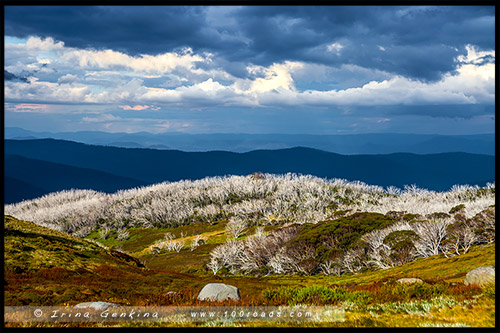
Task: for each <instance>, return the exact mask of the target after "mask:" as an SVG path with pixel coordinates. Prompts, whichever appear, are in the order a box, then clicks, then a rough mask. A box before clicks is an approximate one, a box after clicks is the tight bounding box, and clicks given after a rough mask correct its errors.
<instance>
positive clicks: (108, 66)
mask: <svg viewBox="0 0 500 333" xmlns="http://www.w3.org/2000/svg"><path fill="white" fill-rule="evenodd" d="M494 18H495V17H494V8H493V7H459V6H453V7H446V6H439V7H425V6H415V7H338V6H331V7H316V6H315V7H297V6H290V7H286V6H285V7H282V6H280V7H268V6H266V7H259V6H248V7H246V6H243V7H236V6H234V7H233V6H227V7H212V6H206V7H203V6H193V7H175V6H169V7H116V6H113V7H91V6H87V7H78V6H75V7H73V6H71V7H39V8H33V7H28V8H26V7H15V6H7V7H6V8H5V34H6V39H5V68H4V78H5V99H6V102H7V103H11V104H12V105H14V104H19V105H25V106H26V105H28V104H31V105H43V104H54V105H55V104H68V105H78V106H81V107H80V109H82V107H84V106H85V107H86V108H87V109H86V110H91V108H92V106H94V109H93V110H94V111H91V113H92V112H94V113H98V114H97V115H96V114H89V115H86V116H83V117H81V118H80V122H81V123H87V124H88V123H101V122H108V123H112V122H113V121H115V122H119V121H125V120H126V119H127V117H126V116H123V115H122V113H124V112H125V115H127V113H128V114H131V113H134V116H135V117H136V118H135V119H136V120H137V119H138V118H137V114H136V113H141V112H142V113H143V114H149V113H151V112H153V113H156V115H159V114H162V117H166V116H167V115H166V113H168V112H170V114H171V113H172V112H173V111H172V110H177V111H178V110H184V111H185V112H198V111H200V110H205V111H206V110H212V111H214V110H217V112H216V113H217V116H218V117H220V115H219V114H220V112H222V111H223V110H227V112H228V113H233V112H237V111H234V110H236V109H238V110H241V109H242V108H243V109H244V108H248V109H249V110H254V109H255V110H263V114H265V112H268V111H269V110H273V111H272V112H275V113H278V112H287V110H288V112H291V111H290V110H293V109H294V110H302V111H303V112H305V113H307V114H314V112H316V111H314V110H318V111H317V112H324V111H325V110H330V114H331V115H332V114H333V115H335V116H337V117H342V116H346V115H354V114H356V115H358V117H359V118H358V119H357V120H359V121H361V120H362V119H370V121H369V122H372V121H371V120H373V123H376V124H380V126H382V125H383V124H384V123H387V122H391V118H390V117H389V115H391V117H393V116H394V115H395V114H399V113H402V112H404V113H405V114H406V115H426V116H428V115H431V116H432V114H431V113H432V112H431V111H428V110H431V109H432V110H436V109H435V106H439V105H442V106H443V110H442V111H440V112H439V115H440V116H441V117H449V118H456V117H462V118H463V117H465V118H471V117H475V116H479V115H489V114H491V108H490V107H477V106H478V105H486V106H488V105H489V106H491V105H494V100H495V51H494V37H495V36H494V23H495V22H494ZM82 27H85V28H82ZM116 27H119V28H118V29H117V28H116ZM96 106H100V107H99V108H97V107H96ZM450 106H454V107H450ZM459 106H470V108H468V107H459ZM367 107H372V109H373V110H378V111H376V112H377V114H372V115H370V114H369V112H368V111H366V108H367ZM381 107H382V108H383V107H386V110H387V111H380V108H381ZM394 107H399V108H400V110H401V112H394ZM39 109H40V108H34V110H39ZM52 109H54V108H52ZM52 109H51V108H48V110H49V112H50V110H52ZM75 109H78V108H75ZM459 109H460V110H461V111H460V112H458V113H456V112H455V111H456V110H459ZM9 110H11V111H12V112H14V111H15V112H18V113H19V112H20V111H19V110H30V108H26V107H24V108H19V109H15V108H7V111H9ZM16 110H17V111H16ZM43 110H45V111H47V110H46V109H43ZM82 110H83V109H82ZM96 110H98V111H96ZM103 110H104V111H103ZM266 110H267V111H266ZM280 110H281V111H280ZM361 110H363V111H361ZM446 110H449V111H446ZM467 110H470V113H469V114H467ZM478 110H479V111H478ZM177 111H176V112H177ZM9 112H10V111H9ZM25 112H28V111H25ZM58 112H59V111H58ZM433 112H434V111H433ZM216 113H213V115H214V116H215V114H216ZM223 113H224V112H222V113H221V114H223ZM282 115H284V114H282ZM222 117H223V116H222ZM273 117H274V116H273ZM331 117H332V116H329V117H328V119H326V118H325V119H323V121H319V122H320V123H321V122H322V123H327V122H330V121H331ZM202 118H203V117H199V122H200V124H201V123H202V121H201V119H202ZM141 119H143V118H141ZM242 119H243V118H242ZM242 119H240V120H241V121H240V123H244V122H243V121H242ZM160 120H163V122H160ZM168 120H170V122H168V121H167V119H164V118H163V119H161V117H160V116H158V123H156V124H155V125H159V126H160V127H161V126H163V125H165V124H173V123H182V124H184V125H185V124H186V122H184V121H183V119H177V120H175V121H174V120H173V119H168ZM339 123H340V122H339ZM162 124H163V125H162ZM200 124H199V126H202V125H200ZM204 124H205V125H203V126H207V125H206V124H207V122H206V121H204ZM184 125H183V126H184ZM169 126H170V125H165V126H164V128H169ZM185 127H186V126H184V128H185Z"/></svg>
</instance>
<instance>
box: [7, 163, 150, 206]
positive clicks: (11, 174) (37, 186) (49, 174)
mask: <svg viewBox="0 0 500 333" xmlns="http://www.w3.org/2000/svg"><path fill="white" fill-rule="evenodd" d="M4 163H5V164H4V167H5V169H4V170H5V178H6V184H5V185H6V186H5V190H4V191H5V192H4V193H5V196H4V203H7V204H8V203H13V202H19V201H22V200H28V199H33V198H36V197H39V196H42V195H45V194H48V193H51V192H57V191H62V190H66V189H93V190H96V191H102V192H106V193H112V192H116V191H117V190H120V189H127V188H132V187H137V186H143V185H146V184H147V183H146V182H143V181H140V180H135V179H131V178H126V177H121V176H115V175H113V174H110V173H107V172H102V171H97V170H91V169H85V168H80V167H75V166H68V165H62V164H58V163H52V162H46V161H42V160H37V159H32V158H26V157H22V156H17V155H5V159H4Z"/></svg>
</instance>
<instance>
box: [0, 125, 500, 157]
mask: <svg viewBox="0 0 500 333" xmlns="http://www.w3.org/2000/svg"><path fill="white" fill-rule="evenodd" d="M29 137H32V138H53V139H59V140H69V141H76V142H81V143H86V144H96V145H103V146H115V147H125V148H140V147H141V146H142V147H151V148H156V147H157V146H158V145H161V146H167V147H170V149H178V150H182V151H191V152H194V151H213V150H224V151H232V152H248V151H252V150H258V149H285V148H292V147H297V146H304V147H308V148H315V149H321V150H325V151H328V152H335V153H338V154H390V153H395V152H408V153H416V154H434V153H445V152H466V153H474V154H487V155H494V154H495V134H476V135H435V134H399V133H372V134H346V135H309V134H293V135H292V134H240V133H226V134H216V133H215V134H186V133H164V134H153V133H146V132H140V133H107V132H98V131H81V132H62V133H48V132H43V133H37V132H32V131H27V130H23V129H21V128H15V127H7V128H5V138H6V139H21V138H22V139H27V138H29ZM124 144H126V145H124Z"/></svg>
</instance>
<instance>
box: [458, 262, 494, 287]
mask: <svg viewBox="0 0 500 333" xmlns="http://www.w3.org/2000/svg"><path fill="white" fill-rule="evenodd" d="M490 282H495V266H484V267H478V268H475V269H473V270H472V271H470V272H469V273H467V275H465V280H464V284H465V285H469V284H479V285H483V284H487V283H490Z"/></svg>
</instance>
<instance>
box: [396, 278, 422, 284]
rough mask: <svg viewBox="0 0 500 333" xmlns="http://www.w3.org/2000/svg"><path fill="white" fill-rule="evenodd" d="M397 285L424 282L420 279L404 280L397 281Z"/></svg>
mask: <svg viewBox="0 0 500 333" xmlns="http://www.w3.org/2000/svg"><path fill="white" fill-rule="evenodd" d="M396 282H397V283H402V284H414V283H424V281H422V280H420V279H418V278H402V279H399V280H397V281H396Z"/></svg>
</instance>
